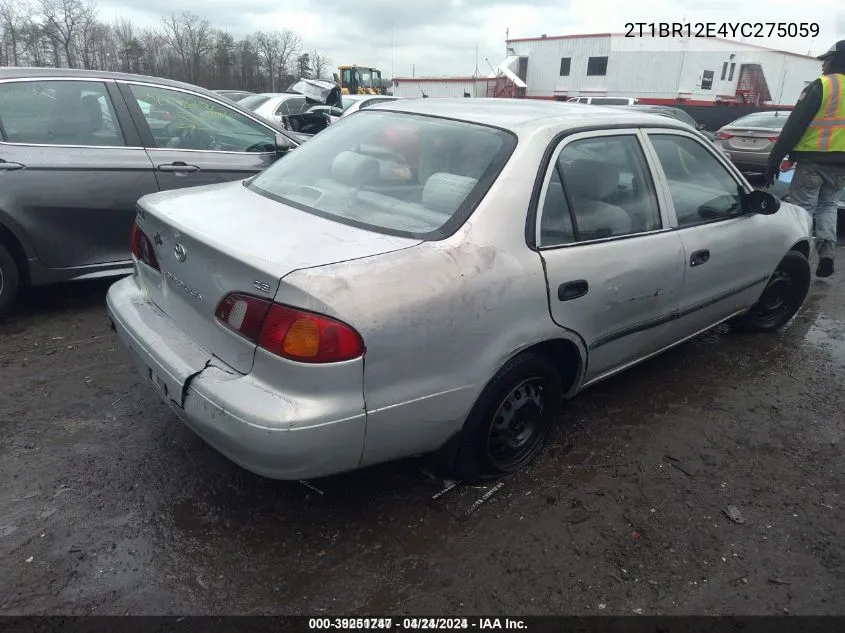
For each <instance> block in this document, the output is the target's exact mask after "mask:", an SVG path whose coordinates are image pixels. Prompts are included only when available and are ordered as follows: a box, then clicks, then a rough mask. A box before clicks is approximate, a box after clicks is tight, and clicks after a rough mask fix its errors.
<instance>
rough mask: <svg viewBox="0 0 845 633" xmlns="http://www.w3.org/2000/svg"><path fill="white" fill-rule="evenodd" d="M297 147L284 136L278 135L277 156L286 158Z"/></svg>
mask: <svg viewBox="0 0 845 633" xmlns="http://www.w3.org/2000/svg"><path fill="white" fill-rule="evenodd" d="M295 147H296V145H294V144H293V142H292V141H291V140H290V139H289V138H288V137H287V136H285V135H284V134H276V155H277V156H284V155H285V154H287V153H288V152H289V151H291V150H292V149H294V148H295Z"/></svg>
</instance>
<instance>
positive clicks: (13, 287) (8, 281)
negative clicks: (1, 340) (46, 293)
mask: <svg viewBox="0 0 845 633" xmlns="http://www.w3.org/2000/svg"><path fill="white" fill-rule="evenodd" d="M19 286H20V274H19V272H18V266H17V264H16V263H15V259H14V257H12V255H11V254H10V253H9V251H8V249H7V248H6V247H5V246H3V245H2V244H0V317H3V316H5V315H6V313H7V312H8V311H9V310H10V309H11V307H12V304H13V303H14V302H15V297H17V295H18V288H19Z"/></svg>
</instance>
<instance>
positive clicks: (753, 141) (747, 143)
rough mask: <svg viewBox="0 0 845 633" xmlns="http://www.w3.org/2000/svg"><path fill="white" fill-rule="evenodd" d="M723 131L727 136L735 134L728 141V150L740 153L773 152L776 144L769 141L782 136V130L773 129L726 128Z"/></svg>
mask: <svg viewBox="0 0 845 633" xmlns="http://www.w3.org/2000/svg"><path fill="white" fill-rule="evenodd" d="M722 131H723V132H726V133H727V134H733V138H730V139H728V140H727V142H726V145H727V147H728V149H732V150H736V151H739V152H764V151H766V150H771V149H772V148H773V147H774V146H775V144H774V142H773V141H770V140H769V139H770V138H777V137H778V136H780V130H773V129H771V128H757V127H742V128H730V127H726V128H724V130H722Z"/></svg>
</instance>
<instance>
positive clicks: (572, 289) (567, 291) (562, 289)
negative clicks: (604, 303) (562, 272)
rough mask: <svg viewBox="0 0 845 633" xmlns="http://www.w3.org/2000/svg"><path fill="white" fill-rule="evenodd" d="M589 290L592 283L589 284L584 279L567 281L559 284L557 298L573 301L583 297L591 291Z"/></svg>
mask: <svg viewBox="0 0 845 633" xmlns="http://www.w3.org/2000/svg"><path fill="white" fill-rule="evenodd" d="M589 290H590V284H588V283H587V282H586V280H584V279H579V280H577V281H567V282H566V283H565V284H561V285H560V286H558V288H557V298H558V299H560V300H561V301H572V300H573V299H578V298H579V297H583V296H584V295H585V294H587V292H589Z"/></svg>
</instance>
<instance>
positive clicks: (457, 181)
mask: <svg viewBox="0 0 845 633" xmlns="http://www.w3.org/2000/svg"><path fill="white" fill-rule="evenodd" d="M477 183H478V180H476V179H475V178H469V177H467V176H459V175H457V174H447V173H445V172H439V173H436V174H432V175H431V176H430V177H429V178H428V180H426V181H425V187H423V192H422V202H423V206H425V207H426V208H428V209H432V210H434V211H440V212H443V213H454V212H455V211H457V210H458V207H459V206H461V203H463V201H464V200H466V197H467V196H468V195H469V192H470V191H472V189H473V187H475V185H476V184H477Z"/></svg>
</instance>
